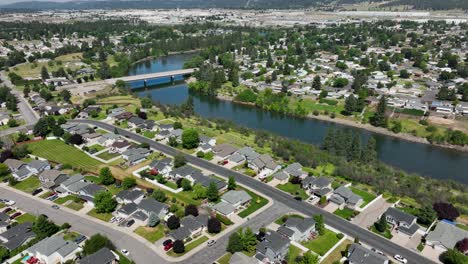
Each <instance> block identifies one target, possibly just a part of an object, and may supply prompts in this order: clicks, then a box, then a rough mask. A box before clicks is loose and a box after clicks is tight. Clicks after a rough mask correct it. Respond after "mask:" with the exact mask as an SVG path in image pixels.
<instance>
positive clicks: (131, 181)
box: [122, 177, 136, 190]
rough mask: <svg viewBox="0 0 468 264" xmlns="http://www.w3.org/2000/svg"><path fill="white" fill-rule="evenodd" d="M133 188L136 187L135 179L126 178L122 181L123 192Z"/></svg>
mask: <svg viewBox="0 0 468 264" xmlns="http://www.w3.org/2000/svg"><path fill="white" fill-rule="evenodd" d="M134 186H136V179H135V178H131V177H126V178H125V179H123V181H122V188H124V190H128V189H130V188H133V187H134Z"/></svg>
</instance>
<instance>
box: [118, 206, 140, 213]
mask: <svg viewBox="0 0 468 264" xmlns="http://www.w3.org/2000/svg"><path fill="white" fill-rule="evenodd" d="M137 209H138V206H137V205H136V204H134V203H129V204H125V205H123V206H122V207H120V209H119V210H118V212H119V213H122V214H126V215H131V214H133V213H134V212H135V211H136V210H137Z"/></svg>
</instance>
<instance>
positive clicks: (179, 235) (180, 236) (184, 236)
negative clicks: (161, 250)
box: [169, 226, 192, 241]
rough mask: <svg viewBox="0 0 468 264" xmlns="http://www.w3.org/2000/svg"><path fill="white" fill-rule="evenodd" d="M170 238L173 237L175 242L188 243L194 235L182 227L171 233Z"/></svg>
mask: <svg viewBox="0 0 468 264" xmlns="http://www.w3.org/2000/svg"><path fill="white" fill-rule="evenodd" d="M169 236H170V237H172V238H173V239H174V240H181V241H186V240H188V239H189V238H190V237H191V236H192V233H191V232H190V230H189V229H188V228H186V227H184V226H180V227H179V228H177V229H175V230H172V231H171V232H170V233H169Z"/></svg>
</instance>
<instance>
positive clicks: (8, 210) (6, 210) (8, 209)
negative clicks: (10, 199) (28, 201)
mask: <svg viewBox="0 0 468 264" xmlns="http://www.w3.org/2000/svg"><path fill="white" fill-rule="evenodd" d="M11 210H13V209H11V208H10V207H8V208H6V209H5V210H3V211H2V212H3V213H5V214H6V213H8V212H10V211H11Z"/></svg>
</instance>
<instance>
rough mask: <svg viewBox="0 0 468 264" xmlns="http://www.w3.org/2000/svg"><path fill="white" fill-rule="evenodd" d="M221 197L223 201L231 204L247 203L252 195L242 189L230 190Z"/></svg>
mask: <svg viewBox="0 0 468 264" xmlns="http://www.w3.org/2000/svg"><path fill="white" fill-rule="evenodd" d="M221 199H222V200H223V201H226V202H228V203H230V204H236V203H241V204H243V203H246V202H248V201H250V200H251V199H252V197H251V196H250V195H249V194H248V193H247V192H246V191H244V190H241V191H234V190H231V191H228V192H226V193H225V194H223V196H221Z"/></svg>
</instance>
